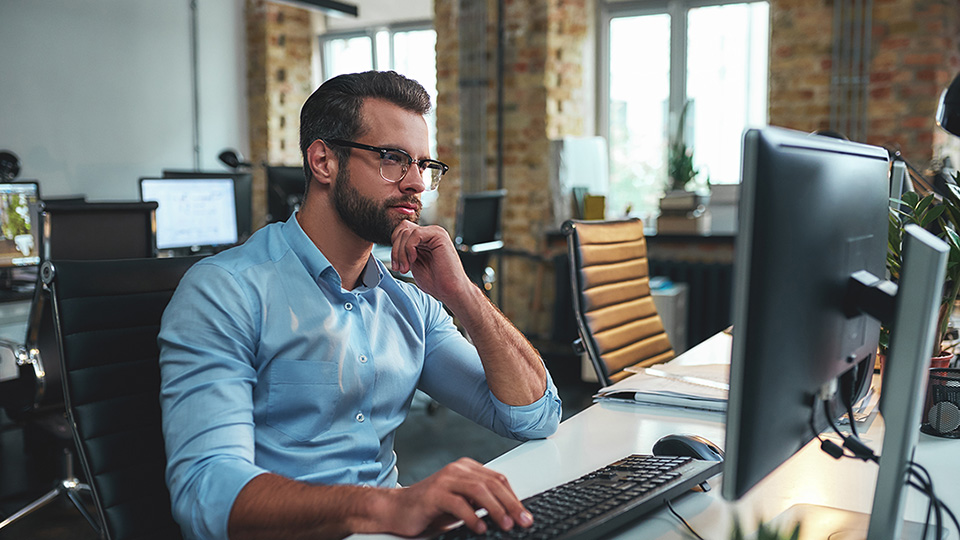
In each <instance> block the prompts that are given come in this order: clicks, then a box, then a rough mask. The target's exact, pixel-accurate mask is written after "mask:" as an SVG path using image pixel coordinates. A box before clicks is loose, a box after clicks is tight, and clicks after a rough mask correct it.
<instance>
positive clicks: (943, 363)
mask: <svg viewBox="0 0 960 540" xmlns="http://www.w3.org/2000/svg"><path fill="white" fill-rule="evenodd" d="M952 361H953V355H952V354H946V353H943V354H942V355H940V356H934V357H933V358H931V359H930V369H943V368H948V367H950V362H952Z"/></svg>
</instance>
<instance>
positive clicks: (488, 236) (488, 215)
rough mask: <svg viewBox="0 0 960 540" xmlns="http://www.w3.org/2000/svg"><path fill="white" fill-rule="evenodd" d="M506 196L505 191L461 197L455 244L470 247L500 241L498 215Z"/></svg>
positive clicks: (465, 194) (468, 194)
mask: <svg viewBox="0 0 960 540" xmlns="http://www.w3.org/2000/svg"><path fill="white" fill-rule="evenodd" d="M506 196H507V190H505V189H500V190H496V191H481V192H477V193H464V194H463V195H461V197H460V208H459V209H458V211H457V232H456V243H457V244H464V245H470V246H472V245H477V244H485V243H487V242H495V241H497V240H500V237H501V228H500V214H501V212H502V205H503V199H504V198H505V197H506Z"/></svg>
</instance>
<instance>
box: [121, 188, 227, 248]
mask: <svg viewBox="0 0 960 540" xmlns="http://www.w3.org/2000/svg"><path fill="white" fill-rule="evenodd" d="M188 181H196V182H212V181H229V182H230V183H231V185H232V187H233V189H232V190H231V192H232V194H233V206H234V220H233V225H234V236H233V240H232V241H228V242H220V243H202V244H192V245H180V244H173V245H161V244H160V240H159V228H160V217H159V214H160V208H159V207H158V208H157V217H156V218H155V219H156V223H157V244H156V245H157V250H158V251H167V252H174V253H185V254H186V253H204V252H209V251H215V250H220V249H225V248H227V247H231V246H235V245H237V244H239V243H240V242H241V236H240V225H239V223H238V221H237V213H236V210H237V197H236V189H237V181H236V178H234V177H233V176H232V175H224V176H209V177H204V176H200V177H196V178H169V177H157V176H144V177H141V178H140V179H139V181H138V186H137V187H138V189H139V193H140V200H141V201H144V202H146V199H144V197H143V184H144V182H169V183H171V184H176V183H182V182H188ZM155 202H156V201H155Z"/></svg>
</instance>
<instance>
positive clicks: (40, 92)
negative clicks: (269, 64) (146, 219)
mask: <svg viewBox="0 0 960 540" xmlns="http://www.w3.org/2000/svg"><path fill="white" fill-rule="evenodd" d="M243 4H244V2H243V0H198V10H197V11H198V33H199V49H198V52H199V61H198V65H199V73H200V76H199V91H200V108H199V109H200V116H199V118H200V145H201V156H202V158H201V162H200V166H201V168H203V169H208V170H221V169H223V166H222V165H220V164H219V162H218V161H217V159H216V156H217V154H218V153H219V152H220V150H222V149H223V148H226V147H233V148H236V149H238V150H240V151H241V152H244V153H246V152H247V150H248V148H249V140H248V133H247V118H246V117H247V106H246V89H245V85H246V74H245V48H246V45H245V41H244V20H243ZM190 29H191V10H190V1H189V0H136V1H129V0H83V1H77V0H30V1H21V0H0V51H3V54H0V149H8V150H12V151H14V152H15V153H17V154H18V155H19V156H20V160H21V162H22V171H21V174H20V177H21V178H36V179H39V180H40V185H41V193H42V194H43V195H70V194H85V195H86V196H87V198H88V199H90V200H111V199H136V198H137V197H138V191H137V179H138V178H139V177H141V176H150V175H159V174H160V172H161V170H162V169H163V168H187V169H189V168H193V165H194V151H193V90H192V75H191V49H190Z"/></svg>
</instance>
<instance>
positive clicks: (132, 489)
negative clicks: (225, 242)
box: [41, 257, 200, 540]
mask: <svg viewBox="0 0 960 540" xmlns="http://www.w3.org/2000/svg"><path fill="white" fill-rule="evenodd" d="M199 259H200V257H182V258H166V259H127V260H110V261H54V262H49V261H48V262H46V263H44V265H43V267H42V268H41V275H42V277H43V280H44V283H46V284H47V285H48V286H49V287H50V290H51V300H52V305H53V315H54V325H55V328H56V336H57V341H58V343H59V348H60V356H61V372H62V378H63V388H64V394H65V401H66V406H67V413H68V416H69V419H70V422H71V423H72V424H73V431H74V439H75V442H76V446H77V449H78V453H79V456H80V463H81V465H82V466H83V469H84V473H85V475H86V478H87V480H88V482H89V484H90V487H91V488H92V491H93V496H94V502H95V503H96V507H97V512H98V513H99V515H100V521H101V523H103V526H104V531H105V533H106V537H107V538H108V539H110V540H133V539H161V538H163V539H168V538H180V529H179V527H178V526H177V525H176V523H175V522H174V521H173V517H172V514H171V511H170V495H169V492H168V490H167V487H166V483H165V481H164V470H165V467H166V455H165V452H164V446H163V435H162V431H161V424H160V404H159V394H160V368H159V362H158V359H159V349H158V345H157V335H158V333H159V330H160V317H161V315H162V314H163V310H164V309H165V308H166V306H167V303H168V302H169V300H170V297H171V296H172V295H173V291H174V290H175V289H176V287H177V285H178V283H179V282H180V278H181V277H182V276H183V274H184V272H186V271H187V269H188V268H189V267H190V266H191V265H193V263H195V262H196V261H197V260H199Z"/></svg>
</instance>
